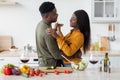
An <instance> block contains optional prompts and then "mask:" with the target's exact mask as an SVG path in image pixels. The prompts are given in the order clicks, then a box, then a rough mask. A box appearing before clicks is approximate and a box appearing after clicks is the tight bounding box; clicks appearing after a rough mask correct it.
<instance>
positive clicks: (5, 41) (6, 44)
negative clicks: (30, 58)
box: [0, 36, 12, 51]
mask: <svg viewBox="0 0 120 80" xmlns="http://www.w3.org/2000/svg"><path fill="white" fill-rule="evenodd" d="M11 45H12V37H11V36H0V48H1V50H2V51H3V50H8V49H9V48H10V47H11Z"/></svg>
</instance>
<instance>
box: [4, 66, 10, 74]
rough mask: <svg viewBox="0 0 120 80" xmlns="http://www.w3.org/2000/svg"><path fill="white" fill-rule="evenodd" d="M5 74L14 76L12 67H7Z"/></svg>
mask: <svg viewBox="0 0 120 80" xmlns="http://www.w3.org/2000/svg"><path fill="white" fill-rule="evenodd" d="M3 73H4V74H5V75H11V74H12V67H7V66H5V67H4V69H3Z"/></svg>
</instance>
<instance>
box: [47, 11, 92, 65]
mask: <svg viewBox="0 0 120 80" xmlns="http://www.w3.org/2000/svg"><path fill="white" fill-rule="evenodd" d="M55 26H56V29H47V32H48V33H50V34H51V35H52V36H53V37H54V38H56V40H57V43H58V45H59V47H60V50H62V51H63V52H64V55H65V56H66V57H67V58H68V59H70V60H71V61H73V62H75V63H78V62H79V61H80V60H81V55H82V53H81V49H83V52H84V53H86V51H87V50H88V49H89V46H90V22H89V17H88V14H87V13H86V12H85V11H84V10H77V11H75V12H74V13H73V15H72V17H71V19H70V26H71V27H72V28H73V29H72V30H71V31H70V33H68V34H67V35H66V36H63V34H62V32H61V26H62V24H58V23H57V24H56V25H55ZM64 63H65V66H70V63H69V62H68V61H66V60H64Z"/></svg>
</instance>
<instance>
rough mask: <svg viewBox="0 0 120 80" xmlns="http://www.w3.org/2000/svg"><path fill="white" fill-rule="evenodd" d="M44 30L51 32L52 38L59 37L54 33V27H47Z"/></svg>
mask: <svg viewBox="0 0 120 80" xmlns="http://www.w3.org/2000/svg"><path fill="white" fill-rule="evenodd" d="M46 32H47V33H49V34H51V35H52V36H53V37H54V38H58V37H59V35H58V34H57V33H56V29H52V28H47V30H46Z"/></svg>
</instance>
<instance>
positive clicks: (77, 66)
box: [71, 60, 88, 71]
mask: <svg viewBox="0 0 120 80" xmlns="http://www.w3.org/2000/svg"><path fill="white" fill-rule="evenodd" d="M87 66H88V62H87V61H85V60H82V61H80V62H78V63H77V64H76V63H74V62H72V63H71V67H72V69H73V70H78V71H84V70H85V69H86V68H87Z"/></svg>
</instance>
